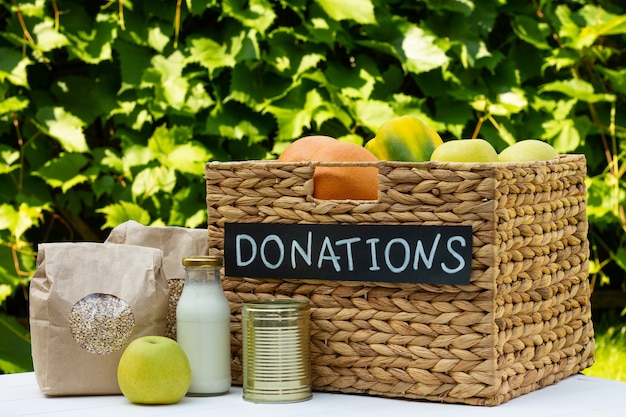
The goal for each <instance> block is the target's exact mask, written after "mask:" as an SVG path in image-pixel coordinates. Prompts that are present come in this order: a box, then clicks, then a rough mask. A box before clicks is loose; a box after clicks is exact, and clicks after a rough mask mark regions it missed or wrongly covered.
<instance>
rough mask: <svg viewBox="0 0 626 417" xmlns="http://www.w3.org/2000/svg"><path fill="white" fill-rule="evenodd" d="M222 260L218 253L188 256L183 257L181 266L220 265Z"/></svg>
mask: <svg viewBox="0 0 626 417" xmlns="http://www.w3.org/2000/svg"><path fill="white" fill-rule="evenodd" d="M223 260H224V257H223V256H220V255H207V256H188V257H186V258H183V266H222V264H223V263H224V262H223Z"/></svg>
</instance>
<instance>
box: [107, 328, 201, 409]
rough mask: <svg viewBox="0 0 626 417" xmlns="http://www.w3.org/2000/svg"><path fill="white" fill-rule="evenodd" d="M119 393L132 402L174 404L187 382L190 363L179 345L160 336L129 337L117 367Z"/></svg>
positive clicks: (188, 382) (189, 378)
mask: <svg viewBox="0 0 626 417" xmlns="http://www.w3.org/2000/svg"><path fill="white" fill-rule="evenodd" d="M117 381H118V384H119V386H120V390H121V391H122V394H124V396H125V397H126V398H128V399H129V400H130V401H131V402H133V403H135V404H174V403H177V402H178V401H180V399H181V398H183V397H184V396H185V394H186V393H187V390H188V389H189V385H190V384H191V367H190V365H189V360H188V359H187V355H186V354H185V352H184V351H183V349H182V348H181V347H180V345H179V344H178V343H177V342H176V341H174V340H172V339H170V338H168V337H164V336H143V337H140V338H137V339H135V340H133V341H132V342H131V343H130V344H129V345H128V346H127V347H126V349H125V350H124V353H122V357H121V358H120V362H119V364H118V368H117Z"/></svg>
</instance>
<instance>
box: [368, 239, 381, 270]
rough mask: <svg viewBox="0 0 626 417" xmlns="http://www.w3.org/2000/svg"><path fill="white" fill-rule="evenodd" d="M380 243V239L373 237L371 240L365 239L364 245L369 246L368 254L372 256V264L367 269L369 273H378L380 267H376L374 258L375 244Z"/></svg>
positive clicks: (376, 262) (376, 260)
mask: <svg viewBox="0 0 626 417" xmlns="http://www.w3.org/2000/svg"><path fill="white" fill-rule="evenodd" d="M378 242H380V239H379V238H377V237H373V238H371V239H367V240H366V241H365V243H367V244H368V245H370V253H371V255H372V257H371V259H372V264H371V265H370V267H369V270H370V271H380V266H378V259H377V258H376V244H377V243H378Z"/></svg>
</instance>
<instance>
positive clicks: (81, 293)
mask: <svg viewBox="0 0 626 417" xmlns="http://www.w3.org/2000/svg"><path fill="white" fill-rule="evenodd" d="M162 262H163V255H162V252H161V251H160V250H158V249H155V248H146V247H141V246H133V245H112V244H105V243H92V242H78V243H69V242H63V243H44V244H41V245H39V251H38V256H37V269H36V271H35V274H34V276H33V279H32V281H31V284H30V328H31V343H32V356H33V365H34V369H35V375H36V377H37V383H38V384H39V387H40V388H41V390H42V392H43V393H44V394H46V395H96V394H119V393H120V392H121V391H120V389H119V386H118V384H117V365H118V362H119V359H120V357H121V355H122V353H123V351H124V349H125V348H126V346H127V345H128V344H129V343H130V342H131V341H132V340H134V339H136V338H138V337H141V336H147V335H161V336H162V335H164V334H165V318H166V314H167V309H168V289H167V282H166V279H165V275H164V274H163V271H162Z"/></svg>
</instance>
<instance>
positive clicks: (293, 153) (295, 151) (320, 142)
mask: <svg viewBox="0 0 626 417" xmlns="http://www.w3.org/2000/svg"><path fill="white" fill-rule="evenodd" d="M336 142H337V139H335V138H332V137H330V136H304V137H301V138H300V139H298V140H295V141H293V142H291V144H290V145H289V146H287V147H286V148H285V150H284V151H283V153H281V154H280V156H279V157H278V161H279V162H303V161H311V155H313V154H314V153H315V152H317V151H318V150H320V149H321V148H322V147H324V146H328V145H332V144H334V143H336Z"/></svg>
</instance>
